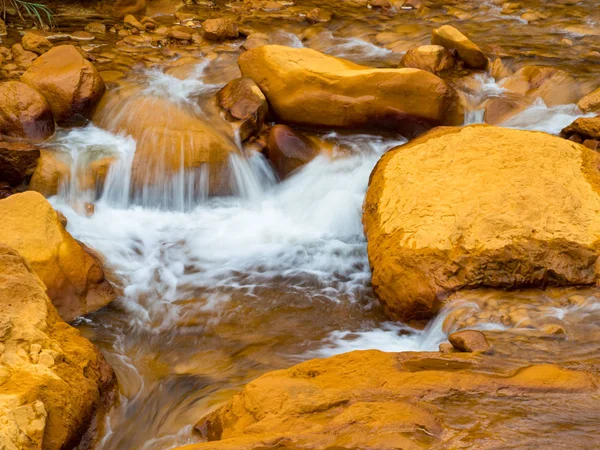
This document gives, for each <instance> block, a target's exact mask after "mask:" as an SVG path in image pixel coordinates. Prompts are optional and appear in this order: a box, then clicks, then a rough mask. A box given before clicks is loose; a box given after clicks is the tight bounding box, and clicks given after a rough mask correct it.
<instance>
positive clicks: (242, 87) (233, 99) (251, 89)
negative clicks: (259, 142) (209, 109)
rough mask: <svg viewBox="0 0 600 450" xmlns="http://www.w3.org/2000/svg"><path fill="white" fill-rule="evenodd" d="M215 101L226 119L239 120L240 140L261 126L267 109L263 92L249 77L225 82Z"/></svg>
mask: <svg viewBox="0 0 600 450" xmlns="http://www.w3.org/2000/svg"><path fill="white" fill-rule="evenodd" d="M217 101H218V102H219V106H220V107H221V108H222V109H223V110H224V111H225V112H226V113H227V114H228V119H230V120H232V121H240V128H239V130H240V138H241V139H242V141H244V140H246V139H248V137H250V136H251V135H252V134H254V133H256V132H257V131H258V130H259V129H260V128H261V127H262V125H263V123H264V120H265V116H266V114H267V111H268V109H269V107H268V106H267V99H266V98H265V96H264V94H263V93H262V92H261V91H260V89H259V87H258V86H257V85H256V83H255V82H254V81H252V79H250V78H237V79H235V80H232V81H230V82H229V83H227V84H226V85H225V87H223V89H221V90H220V91H219V92H218V93H217Z"/></svg>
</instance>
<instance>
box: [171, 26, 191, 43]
mask: <svg viewBox="0 0 600 450" xmlns="http://www.w3.org/2000/svg"><path fill="white" fill-rule="evenodd" d="M194 33H195V30H194V29H193V28H190V27H181V26H174V27H172V28H171V29H170V30H169V34H168V36H169V37H170V38H173V39H178V40H180V41H190V40H191V39H192V35H193V34H194Z"/></svg>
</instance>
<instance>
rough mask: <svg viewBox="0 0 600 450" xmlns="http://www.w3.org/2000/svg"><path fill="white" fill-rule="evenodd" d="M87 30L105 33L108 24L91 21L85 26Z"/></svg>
mask: <svg viewBox="0 0 600 450" xmlns="http://www.w3.org/2000/svg"><path fill="white" fill-rule="evenodd" d="M85 31H87V32H88V33H94V34H105V33H106V25H104V24H103V23H102V22H90V23H88V24H87V25H86V26H85Z"/></svg>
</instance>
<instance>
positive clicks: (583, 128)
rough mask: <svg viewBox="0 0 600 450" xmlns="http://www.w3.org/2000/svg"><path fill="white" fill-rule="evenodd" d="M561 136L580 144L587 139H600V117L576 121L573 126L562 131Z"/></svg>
mask: <svg viewBox="0 0 600 450" xmlns="http://www.w3.org/2000/svg"><path fill="white" fill-rule="evenodd" d="M560 136H561V137H563V138H565V139H570V140H572V141H575V142H580V143H581V142H584V141H585V140H586V139H600V115H599V116H596V117H580V118H579V119H575V121H574V122H573V123H571V125H569V126H567V127H565V128H563V129H562V130H561V132H560Z"/></svg>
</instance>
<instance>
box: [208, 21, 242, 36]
mask: <svg viewBox="0 0 600 450" xmlns="http://www.w3.org/2000/svg"><path fill="white" fill-rule="evenodd" d="M202 28H203V29H204V37H205V38H206V39H208V40H211V41H223V40H225V39H236V38H237V37H238V36H239V31H238V25H237V23H236V22H235V21H234V20H232V19H227V18H219V19H208V20H205V21H204V22H202Z"/></svg>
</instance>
